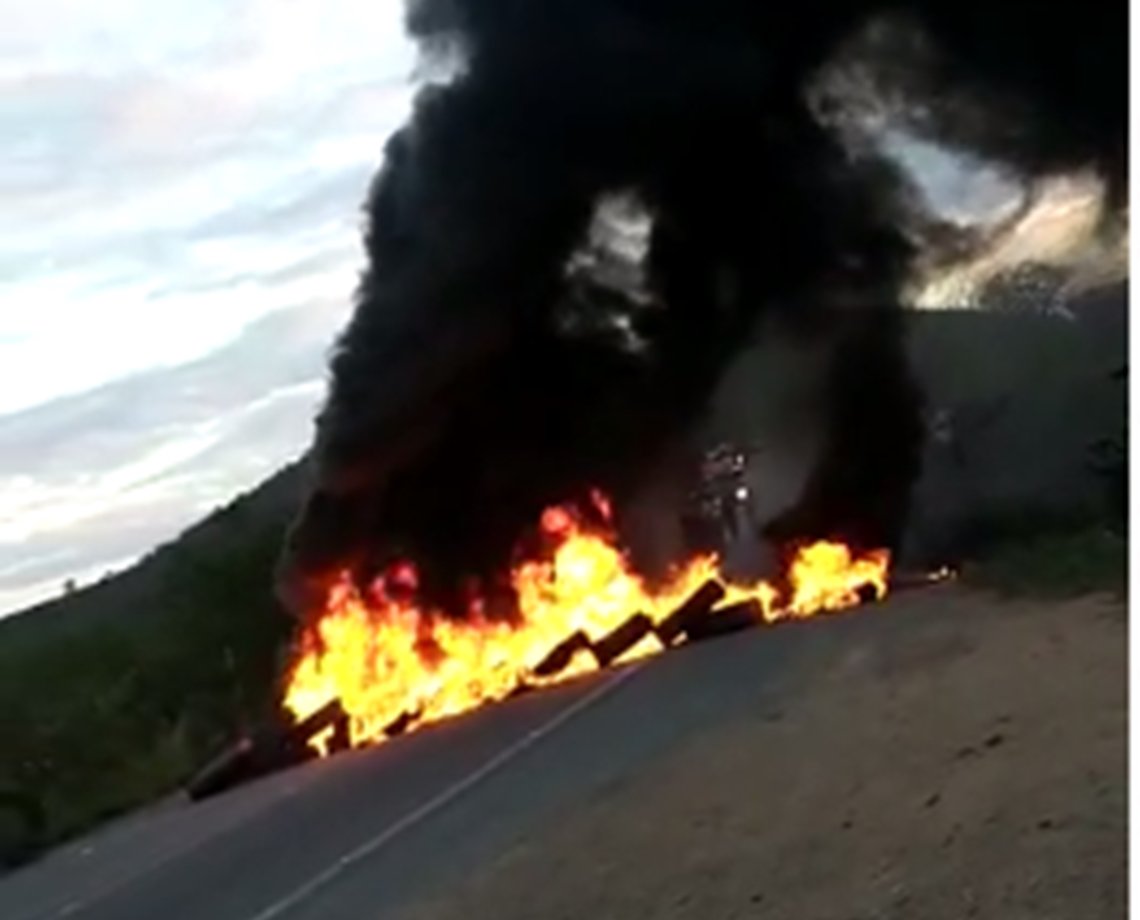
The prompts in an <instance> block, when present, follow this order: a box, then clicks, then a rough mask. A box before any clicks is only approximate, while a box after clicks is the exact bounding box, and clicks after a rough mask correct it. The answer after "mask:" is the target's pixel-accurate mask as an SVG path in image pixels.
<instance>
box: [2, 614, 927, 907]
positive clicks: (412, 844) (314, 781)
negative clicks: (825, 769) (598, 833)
mask: <svg viewBox="0 0 1140 920" xmlns="http://www.w3.org/2000/svg"><path fill="white" fill-rule="evenodd" d="M895 613H897V611H896V612H895ZM912 615H913V613H908V614H907V617H908V618H909V617H910V616H912ZM900 619H901V618H900V617H898V616H897V615H894V613H892V611H891V610H890V605H885V606H884V607H883V608H880V609H877V610H866V611H861V612H859V613H858V614H857V615H844V616H841V617H831V618H825V619H823V620H818V621H810V622H806V623H800V624H791V625H786V626H781V627H779V628H772V629H761V630H754V631H751V632H748V633H744V634H738V635H735V636H729V637H724V638H721V639H717V640H713V641H710V642H705V643H702V644H700V645H695V646H692V647H690V648H683V649H680V650H678V651H676V652H673V653H671V654H668V655H664V656H661V657H659V658H655V659H652V660H650V661H648V662H643V663H641V664H639V665H635V666H632V667H627V668H623V669H618V670H616V671H611V672H607V673H604V674H598V675H592V676H590V677H589V678H587V679H584V680H581V681H577V682H575V683H573V684H571V685H567V686H563V687H559V688H555V689H553V690H549V691H544V692H541V693H534V694H531V695H528V696H524V697H520V698H517V699H514V700H511V701H508V702H506V703H504V704H501V705H498V706H493V707H489V708H487V709H485V710H482V711H480V712H477V713H473V714H470V715H468V716H465V717H462V718H459V719H455V720H453V721H450V722H447V723H443V724H439V725H436V726H433V727H431V728H429V729H426V730H423V731H420V732H416V733H415V734H412V735H409V736H406V737H404V738H400V739H397V740H396V741H394V742H391V743H389V744H387V745H384V746H382V747H380V748H376V749H372V750H364V751H357V752H352V753H347V754H343V755H340V756H338V757H334V758H331V759H329V760H327V761H321V762H316V763H312V764H309V765H306V766H304V767H301V768H298V769H295V770H292V771H289V772H286V773H281V774H277V775H275V776H271V777H268V778H267V779H265V780H262V781H260V782H257V783H254V784H250V785H248V786H245V787H242V788H240V789H237V790H234V791H232V792H230V793H228V794H226V795H223V796H220V797H217V798H214V799H211V800H209V801H207V802H203V803H199V804H196V805H193V804H188V803H186V802H184V801H182V800H171V801H169V802H166V803H163V804H162V805H161V806H159V807H157V808H155V809H152V810H151V811H149V812H146V813H142V814H139V815H135V816H134V817H132V818H130V819H128V820H126V821H123V822H120V823H118V824H116V825H114V826H112V827H110V828H108V829H105V830H104V831H102V832H101V833H99V834H96V835H95V836H92V837H90V838H87V839H84V840H80V841H77V842H76V843H73V844H71V845H69V846H67V847H65V848H62V849H60V850H58V851H56V852H55V853H53V854H51V855H50V856H48V857H47V858H45V859H44V860H42V861H40V862H39V863H37V864H35V865H33V866H30V867H27V868H25V869H23V870H21V871H19V872H17V873H14V874H11V875H9V876H7V877H5V878H3V879H0V917H3V918H5V920H48V918H62V917H75V918H81V920H112V918H114V920H203V918H209V920H277V918H281V920H309V918H314V920H315V918H320V920H342V918H343V920H362V918H369V920H372V918H376V917H382V916H383V915H384V914H385V913H387V912H389V911H392V910H394V909H396V908H398V907H399V906H400V905H401V904H402V903H406V902H407V901H408V900H409V899H414V898H416V897H417V896H420V895H425V894H432V893H438V892H439V891H441V890H445V889H446V886H447V884H448V881H449V879H453V878H457V877H461V876H462V875H463V874H464V873H465V871H467V870H470V869H471V868H473V867H475V866H478V865H479V864H481V862H482V861H484V860H487V859H488V858H490V857H491V856H493V855H494V854H496V853H498V852H500V851H501V850H502V849H503V848H504V847H505V846H507V845H509V843H510V842H511V840H512V839H513V838H514V836H515V835H517V834H519V833H520V832H521V831H522V830H523V829H525V828H527V827H530V826H533V825H534V823H535V822H542V821H544V820H546V821H548V820H556V819H557V815H558V814H559V812H560V811H562V812H563V813H564V812H565V810H566V809H568V808H570V809H572V808H574V807H575V806H576V805H577V804H580V803H582V802H585V801H589V800H591V799H592V798H593V797H596V796H597V795H598V794H599V793H601V792H602V791H603V790H605V789H606V788H607V787H608V786H611V785H612V784H613V783H615V782H629V781H631V779H632V780H633V781H636V774H637V771H638V770H639V768H640V767H641V766H642V765H644V764H646V763H647V762H650V761H652V760H653V759H654V758H656V757H658V756H660V755H661V754H662V753H663V752H665V751H666V750H668V749H670V748H671V747H673V746H675V745H678V744H694V743H695V744H699V743H700V733H701V732H702V731H703V730H707V729H712V728H715V727H717V726H720V725H723V723H724V722H726V721H730V720H732V719H735V718H738V717H740V716H741V715H742V714H744V713H755V712H756V711H758V707H761V708H762V707H771V708H772V710H773V711H776V709H778V707H779V705H781V703H780V689H779V688H780V683H781V680H780V678H781V676H782V675H784V674H786V673H788V670H789V668H790V666H791V663H792V662H794V661H797V660H799V659H800V658H801V656H802V655H803V653H804V652H805V651H807V650H809V649H810V648H812V647H813V645H815V644H817V643H819V642H821V641H822V642H824V643H831V642H835V641H843V635H844V634H846V633H848V631H849V630H853V629H854V630H863V629H880V628H883V627H884V626H887V627H888V628H893V627H891V626H890V624H892V623H897V622H899V621H900ZM761 711H762V709H761Z"/></svg>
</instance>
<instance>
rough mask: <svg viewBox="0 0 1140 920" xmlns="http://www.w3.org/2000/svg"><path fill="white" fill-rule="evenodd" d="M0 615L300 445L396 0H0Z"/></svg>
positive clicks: (143, 538)
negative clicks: (0, 22) (21, 0)
mask: <svg viewBox="0 0 1140 920" xmlns="http://www.w3.org/2000/svg"><path fill="white" fill-rule="evenodd" d="M9 4H10V8H9V9H7V10H5V11H4V16H3V19H4V23H5V26H4V29H3V30H0V136H2V137H3V138H4V143H3V144H2V145H0V200H3V202H4V207H3V208H2V209H0V302H2V303H3V308H2V309H0V614H3V613H5V612H11V611H13V610H16V609H19V608H21V607H24V606H26V605H28V604H29V603H32V602H35V601H37V600H40V599H43V598H46V597H51V596H53V595H55V594H58V593H59V591H60V590H61V588H62V584H63V582H64V581H65V580H67V579H76V580H77V581H78V583H80V584H83V583H86V582H88V581H90V580H93V579H95V578H98V577H100V576H101V575H102V574H104V573H105V572H106V571H108V570H113V569H116V568H120V567H122V566H124V565H125V564H127V563H129V562H130V561H131V560H133V559H134V558H136V557H137V556H138V555H139V554H140V553H142V552H145V551H146V550H148V549H150V548H151V547H153V546H154V545H156V544H157V543H159V542H162V541H164V540H167V539H170V538H172V537H174V536H175V535H177V533H178V532H179V531H181V530H182V529H183V528H185V527H186V526H187V525H189V524H190V523H192V522H193V521H194V520H195V519H197V518H198V517H201V516H202V515H203V514H204V513H206V512H208V511H210V510H211V509H212V508H214V507H216V506H218V505H220V504H223V503H225V502H226V501H228V500H229V499H230V498H232V497H233V495H234V494H235V493H236V492H238V491H240V490H242V489H245V488H249V487H251V486H253V485H255V484H256V483H257V482H258V481H259V480H260V479H262V478H263V477H264V476H265V475H267V474H269V473H271V472H272V471H273V470H275V469H276V468H277V467H279V466H280V465H281V464H283V463H284V462H287V461H288V460H290V459H293V458H294V457H296V456H297V455H298V454H299V453H300V452H301V451H302V450H303V449H304V447H305V445H306V444H307V442H308V440H309V437H310V434H311V423H312V416H313V413H314V410H315V408H316V406H317V404H318V402H319V400H320V398H321V395H322V393H323V386H324V383H323V381H324V362H325V356H326V354H327V350H328V347H329V345H330V343H331V342H332V340H333V338H334V337H335V334H336V331H337V329H338V328H339V327H340V326H341V325H342V324H343V323H344V321H345V319H346V318H347V315H348V311H349V309H350V308H351V295H352V291H353V288H354V285H355V283H356V279H357V277H358V273H359V270H360V267H361V255H360V248H359V247H360V244H359V224H360V205H361V202H362V201H363V199H364V195H365V190H366V187H367V183H368V181H369V179H370V177H371V175H372V173H373V172H374V171H375V169H376V167H377V165H378V163H379V162H380V157H381V152H382V148H383V144H384V141H385V139H386V137H387V136H388V135H389V134H390V133H391V132H392V131H393V130H394V129H395V128H396V127H397V126H398V125H399V124H400V123H401V122H402V121H403V120H404V118H405V117H406V114H407V111H408V108H409V104H410V101H411V96H412V86H411V83H410V75H411V71H412V66H413V64H414V57H413V51H412V48H411V46H410V45H409V43H408V42H407V41H406V39H405V38H404V36H403V33H402V30H401V19H402V5H401V3H400V2H399V0H163V2H162V3H161V4H160V3H154V2H153V0H104V2H101V3H90V2H87V0H37V2H35V3H22V4H19V5H18V6H17V5H16V4H15V3H13V2H12V0H0V7H3V6H7V5H9Z"/></svg>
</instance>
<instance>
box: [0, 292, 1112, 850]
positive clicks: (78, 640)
mask: <svg viewBox="0 0 1140 920" xmlns="http://www.w3.org/2000/svg"><path fill="white" fill-rule="evenodd" d="M1080 306H1081V309H1082V317H1083V319H1082V321H1081V322H1080V323H1077V324H1074V323H1071V322H1066V321H1063V320H1058V319H1055V318H1048V317H1033V316H1010V315H1005V316H995V315H990V314H979V313H976V312H969V313H966V312H960V313H939V314H930V315H925V316H922V317H920V318H919V319H918V321H917V323H916V328H915V333H914V340H913V349H914V355H915V359H916V365H917V366H918V367H919V368H920V369H921V371H922V375H923V377H924V379H925V380H926V382H927V386H928V388H929V390H930V393H931V400H932V402H934V403H938V404H947V405H954V406H968V405H971V404H973V403H978V402H982V403H984V402H986V401H987V400H990V399H992V397H994V396H995V395H998V396H1001V395H1010V396H1011V397H1012V400H1011V404H1010V407H1009V408H1008V409H1007V410H1006V411H1005V413H1004V415H1003V416H1002V418H1001V419H1000V421H999V423H998V424H995V425H993V426H990V427H989V428H987V429H986V430H985V432H983V433H980V434H978V436H977V437H976V438H975V439H974V442H973V443H972V446H971V451H972V456H971V461H970V462H971V465H970V467H969V470H968V472H967V473H966V474H955V475H957V479H955V478H954V477H953V476H948V477H944V479H945V480H946V481H939V479H938V475H939V474H938V473H937V470H935V471H934V472H931V471H929V470H928V475H927V478H926V480H924V488H925V489H926V490H927V492H928V493H929V494H928V495H927V496H926V499H927V505H928V506H929V507H934V508H935V509H936V511H937V510H938V508H939V501H938V500H936V499H937V498H938V496H939V495H941V500H942V505H943V506H948V507H950V508H952V509H955V510H956V511H957V512H958V513H959V517H960V516H961V512H962V510H963V508H966V509H967V510H970V509H973V510H977V509H982V510H984V511H986V512H987V513H992V512H993V511H994V509H995V508H997V509H999V510H1000V508H1001V506H1002V502H1003V501H1004V502H1006V503H1007V504H1008V505H1010V506H1011V507H1012V506H1017V507H1019V508H1020V507H1023V506H1025V505H1026V504H1027V503H1029V504H1031V503H1032V501H1033V499H1034V497H1035V496H1036V497H1038V498H1041V497H1047V498H1049V499H1050V500H1051V501H1052V502H1053V503H1054V504H1056V503H1058V502H1060V503H1061V504H1065V503H1067V504H1068V506H1069V507H1070V508H1073V507H1080V508H1085V507H1094V508H1095V507H1096V506H1097V504H1098V502H1099V500H1100V492H1099V491H1098V490H1100V489H1101V483H1100V482H1099V481H1098V480H1097V479H1096V477H1093V476H1091V475H1090V474H1089V473H1088V471H1087V469H1086V467H1085V465H1084V449H1085V445H1086V444H1087V443H1088V441H1089V440H1092V439H1094V438H1095V437H1100V436H1103V435H1105V434H1111V433H1114V432H1119V430H1120V429H1121V426H1122V424H1123V420H1124V411H1125V406H1124V402H1123V400H1124V395H1123V390H1122V388H1121V387H1120V386H1119V385H1112V384H1109V383H1107V382H1106V380H1107V374H1108V372H1109V371H1110V370H1111V369H1112V368H1113V367H1114V366H1117V365H1119V364H1121V363H1123V362H1124V361H1125V360H1126V347H1127V346H1126V340H1127V336H1126V335H1125V334H1124V317H1125V311H1124V307H1123V302H1122V299H1121V292H1120V291H1119V290H1117V291H1115V292H1110V293H1109V294H1108V295H1102V296H1099V299H1098V297H1093V298H1092V299H1091V300H1090V301H1089V302H1087V303H1085V304H1082V305H1080ZM796 360H798V359H796V358H795V357H794V356H792V357H789V356H788V355H784V356H783V358H782V359H777V360H761V359H759V358H755V359H754V358H747V359H745V360H744V361H743V362H742V363H741V365H740V366H739V367H737V368H735V369H734V371H733V377H734V379H735V383H734V384H733V385H731V386H729V387H728V388H727V389H726V392H725V395H724V398H723V401H722V405H721V406H720V407H719V410H720V411H719V412H718V414H717V416H716V418H715V419H714V420H713V424H714V425H716V424H720V425H722V426H724V425H729V424H731V427H732V428H733V434H735V435H736V436H754V435H757V434H760V435H763V433H764V432H765V431H766V430H768V428H769V427H770V424H769V423H770V422H771V421H772V419H773V418H774V417H775V415H774V412H773V410H772V408H771V406H772V401H771V400H769V399H768V398H767V395H766V394H767V393H768V392H769V390H770V385H774V384H775V383H776V382H778V380H777V378H778V377H780V375H782V374H784V373H785V372H786V370H787V368H788V367H789V366H790V365H789V364H788V363H787V362H788V361H792V362H793V363H794V362H795V361H796ZM781 361H783V363H781ZM303 479H304V470H303V469H302V467H301V466H300V465H294V466H291V467H289V468H287V469H285V470H282V471H281V472H280V473H278V474H277V475H276V476H274V477H272V478H271V479H270V480H268V481H267V482H265V483H263V484H262V485H261V486H259V487H258V488H256V489H254V490H253V491H251V492H250V493H248V494H246V495H244V496H241V497H239V498H238V499H236V500H235V501H234V502H232V503H231V504H229V505H228V506H226V507H225V508H222V509H220V510H219V511H217V512H215V513H214V514H212V515H211V516H210V517H208V518H207V519H206V520H204V521H203V522H202V523H200V524H198V525H197V526H195V527H193V528H191V529H190V530H188V531H187V532H186V533H184V534H183V535H182V536H181V537H179V538H178V539H177V540H175V541H173V542H172V543H170V544H168V545H166V546H164V547H161V548H160V549H158V550H156V551H155V552H153V553H152V554H150V555H149V556H147V557H146V558H145V559H143V560H142V561H141V562H139V563H138V564H137V565H136V566H134V567H133V568H131V569H130V570H129V571H126V572H123V573H121V574H119V575H115V576H113V577H110V578H107V579H106V580H104V581H103V582H101V583H99V584H96V585H92V586H90V587H87V588H83V589H82V590H79V591H77V592H75V593H73V594H70V595H67V596H64V597H61V598H59V599H58V600H55V601H52V602H50V603H46V604H42V605H40V606H38V607H36V608H34V609H32V610H29V611H27V612H25V613H23V614H21V615H17V616H13V617H9V618H7V619H4V620H0V746H2V749H3V751H4V757H3V758H2V759H0V862H2V861H3V857H4V855H5V846H6V844H5V834H7V836H8V839H9V842H8V844H7V849H8V854H9V855H14V854H15V852H16V851H17V850H19V846H16V845H14V844H13V843H12V842H11V841H12V840H14V839H15V838H16V837H18V836H20V835H21V833H23V832H21V831H19V830H16V829H13V825H14V824H19V823H20V822H26V821H28V820H31V819H33V818H34V816H35V813H37V812H38V813H39V814H40V815H41V816H42V825H43V826H42V828H40V830H39V831H37V833H36V837H37V842H38V843H46V842H50V841H52V840H56V839H59V838H60V837H62V836H66V835H68V834H71V833H73V832H75V831H77V830H79V829H81V828H84V827H86V826H88V825H90V824H91V823H92V822H95V821H98V820H100V819H102V818H105V817H106V816H108V815H112V814H114V813H116V812H119V811H122V810H124V809H126V808H129V807H132V806H134V805H137V804H138V803H140V802H144V801H147V800H148V799H151V798H154V797H156V796H158V795H161V794H162V793H164V792H165V791H168V790H170V789H172V788H173V787H175V786H176V785H177V784H178V782H179V781H180V780H181V779H183V778H184V777H185V776H186V775H187V773H188V772H189V771H191V770H192V769H193V768H194V767H195V766H197V765H198V764H200V763H201V762H202V760H203V759H204V758H206V757H207V756H209V755H210V754H211V753H212V752H213V750H214V749H215V748H216V746H217V745H218V744H219V743H221V742H223V741H224V740H225V739H227V738H229V737H231V736H232V735H233V734H234V733H235V732H236V731H237V730H238V729H239V728H240V727H241V726H242V725H245V724H249V723H251V722H253V721H255V720H257V719H258V718H259V717H261V716H262V715H263V714H264V713H266V712H267V710H269V709H270V708H271V707H272V706H273V705H274V699H275V695H276V689H277V685H276V681H277V675H278V673H279V667H280V664H281V661H282V657H283V655H284V653H285V650H286V647H287V643H288V639H289V630H290V623H289V622H288V620H287V619H286V617H285V616H284V614H283V613H282V611H281V610H280V609H278V607H277V606H276V604H275V602H274V600H273V598H272V595H271V592H270V583H271V573H272V567H273V562H274V558H275V555H276V552H277V548H278V545H279V542H280V539H281V534H282V531H283V528H284V527H285V525H286V522H287V521H288V519H289V517H290V516H291V514H292V512H293V509H294V508H295V507H296V503H297V501H298V499H299V495H300V492H301V489H302V486H303ZM932 496H933V497H932ZM971 503H974V504H973V505H971ZM975 505H976V508H975V507H974V506H975ZM943 510H944V509H943ZM940 513H942V511H938V513H936V514H934V515H933V517H931V520H932V521H934V522H935V525H936V526H938V527H944V526H948V525H947V524H946V520H947V519H946V518H945V516H944V517H943V518H941V519H940V518H939V517H938V514H940ZM1093 513H1094V514H1097V513H1102V512H1096V511H1094V512H1093ZM1084 523H1088V520H1087V517H1086V519H1085V520H1084ZM1011 534H1012V536H1011V539H1014V540H1016V539H1017V531H1016V529H1015V530H1014V531H1011ZM1006 542H1007V543H1008V542H1009V540H1007V541H1006ZM1114 552H1115V550H1114ZM1050 565H1052V563H1050ZM1032 566H1033V563H1031V564H1030V568H1032ZM1024 569H1025V564H1022V565H1021V567H1020V569H1019V571H1021V572H1024ZM29 816H31V817H29ZM6 821H7V824H6V823H5V822H6ZM6 827H7V830H5V828H6Z"/></svg>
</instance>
